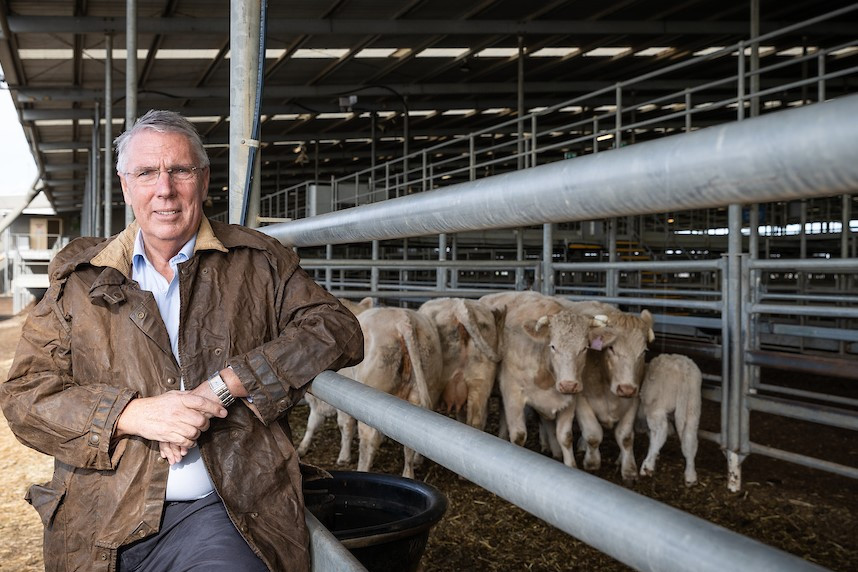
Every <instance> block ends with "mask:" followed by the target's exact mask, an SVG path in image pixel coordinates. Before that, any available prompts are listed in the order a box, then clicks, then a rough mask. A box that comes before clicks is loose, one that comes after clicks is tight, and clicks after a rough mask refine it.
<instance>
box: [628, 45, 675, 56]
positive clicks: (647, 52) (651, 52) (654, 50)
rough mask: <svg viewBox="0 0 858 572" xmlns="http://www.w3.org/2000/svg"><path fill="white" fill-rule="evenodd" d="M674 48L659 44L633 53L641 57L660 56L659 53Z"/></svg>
mask: <svg viewBox="0 0 858 572" xmlns="http://www.w3.org/2000/svg"><path fill="white" fill-rule="evenodd" d="M674 49H675V48H670V47H664V46H659V47H657V46H653V47H651V48H646V49H643V50H640V51H637V52H635V55H636V56H643V57H647V56H660V55H662V54H666V53H667V52H669V51H672V50H674Z"/></svg>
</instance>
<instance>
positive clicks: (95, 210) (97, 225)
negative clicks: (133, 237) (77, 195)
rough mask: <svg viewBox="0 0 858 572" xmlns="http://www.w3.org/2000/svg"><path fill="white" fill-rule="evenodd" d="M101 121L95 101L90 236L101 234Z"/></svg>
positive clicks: (90, 167)
mask: <svg viewBox="0 0 858 572" xmlns="http://www.w3.org/2000/svg"><path fill="white" fill-rule="evenodd" d="M100 123H101V112H100V109H99V104H98V102H97V101H96V102H95V108H94V109H93V117H92V147H91V152H90V154H89V158H90V165H89V172H90V173H91V174H92V176H91V177H90V182H91V183H92V185H91V187H90V189H89V190H90V196H91V197H92V200H91V201H90V205H89V206H90V208H91V209H92V211H91V212H92V218H91V219H90V220H92V227H91V228H90V236H101V208H100V207H101V198H100V197H101V192H100V191H101V178H100V177H99V176H98V174H99V172H100V171H99V169H98V166H99V165H98V161H99V158H100V157H101V147H100V146H99V143H98V140H99V131H98V126H99V124H100Z"/></svg>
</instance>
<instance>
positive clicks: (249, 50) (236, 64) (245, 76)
mask: <svg viewBox="0 0 858 572" xmlns="http://www.w3.org/2000/svg"><path fill="white" fill-rule="evenodd" d="M261 22H262V20H261V5H260V1H259V0H230V18H229V37H230V59H229V78H230V80H229V86H230V87H229V191H228V194H229V222H230V223H233V224H245V221H243V220H241V219H242V218H243V215H246V212H245V211H244V205H245V204H246V202H247V201H249V200H250V197H246V196H245V195H246V194H247V193H249V192H250V189H247V188H245V187H246V184H247V174H248V170H249V169H252V168H253V166H252V165H251V163H250V148H251V147H258V145H259V141H257V140H256V139H254V135H253V111H254V101H255V99H256V83H255V82H254V81H252V78H255V77H256V76H257V68H258V66H259V50H258V46H259V42H260V25H261Z"/></svg>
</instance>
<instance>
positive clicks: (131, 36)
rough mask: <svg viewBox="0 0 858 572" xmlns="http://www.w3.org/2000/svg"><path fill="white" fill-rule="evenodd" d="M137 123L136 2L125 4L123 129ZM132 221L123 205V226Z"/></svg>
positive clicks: (128, 0) (129, 207) (129, 210)
mask: <svg viewBox="0 0 858 572" xmlns="http://www.w3.org/2000/svg"><path fill="white" fill-rule="evenodd" d="M135 121H137V0H126V2H125V129H129V128H130V127H131V126H132V125H134V122H135ZM132 220H134V211H133V210H132V209H131V205H125V225H126V226H128V225H129V224H131V221H132Z"/></svg>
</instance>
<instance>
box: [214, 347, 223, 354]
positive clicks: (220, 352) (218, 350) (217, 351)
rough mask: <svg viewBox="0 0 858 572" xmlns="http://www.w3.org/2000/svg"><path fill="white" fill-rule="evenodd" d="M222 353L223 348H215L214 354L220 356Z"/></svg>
mask: <svg viewBox="0 0 858 572" xmlns="http://www.w3.org/2000/svg"><path fill="white" fill-rule="evenodd" d="M222 353H223V350H222V349H221V348H215V350H214V355H216V356H219V355H220V354H222Z"/></svg>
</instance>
